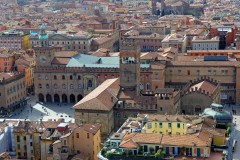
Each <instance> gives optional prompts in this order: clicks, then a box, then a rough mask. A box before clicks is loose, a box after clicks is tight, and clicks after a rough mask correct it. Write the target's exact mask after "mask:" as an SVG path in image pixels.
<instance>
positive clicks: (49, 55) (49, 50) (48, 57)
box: [33, 25, 55, 67]
mask: <svg viewBox="0 0 240 160" xmlns="http://www.w3.org/2000/svg"><path fill="white" fill-rule="evenodd" d="M33 49H34V50H35V54H36V67H44V66H45V67H47V66H51V62H52V60H53V58H54V52H55V48H54V46H51V45H49V41H48V35H47V33H46V28H45V26H44V25H42V26H41V30H40V34H39V36H38V45H36V46H34V47H33Z"/></svg>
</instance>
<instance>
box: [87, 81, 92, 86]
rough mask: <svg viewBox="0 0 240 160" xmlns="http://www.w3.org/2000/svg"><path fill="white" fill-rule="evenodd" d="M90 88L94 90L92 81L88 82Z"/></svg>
mask: <svg viewBox="0 0 240 160" xmlns="http://www.w3.org/2000/svg"><path fill="white" fill-rule="evenodd" d="M87 86H88V87H90V88H92V86H93V84H92V80H88V84H87Z"/></svg>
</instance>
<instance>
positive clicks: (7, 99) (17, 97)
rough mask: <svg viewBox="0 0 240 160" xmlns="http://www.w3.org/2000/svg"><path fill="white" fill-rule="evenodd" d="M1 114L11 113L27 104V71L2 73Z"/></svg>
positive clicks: (0, 87) (0, 80) (0, 89)
mask: <svg viewBox="0 0 240 160" xmlns="http://www.w3.org/2000/svg"><path fill="white" fill-rule="evenodd" d="M0 101H1V105H0V114H7V113H10V112H12V111H14V110H16V109H17V108H21V107H22V106H24V105H25V104H26V85H25V73H1V74H0Z"/></svg>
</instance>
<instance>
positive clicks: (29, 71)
mask: <svg viewBox="0 0 240 160" xmlns="http://www.w3.org/2000/svg"><path fill="white" fill-rule="evenodd" d="M35 64H36V62H35V59H34V58H33V57H29V56H27V55H23V56H21V57H20V58H19V59H17V60H16V61H15V68H16V69H17V71H18V72H25V83H26V88H27V92H28V93H30V92H31V91H32V88H33V84H34V73H33V68H34V66H35Z"/></svg>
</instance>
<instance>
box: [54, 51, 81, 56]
mask: <svg viewBox="0 0 240 160" xmlns="http://www.w3.org/2000/svg"><path fill="white" fill-rule="evenodd" d="M77 53H78V52H77V51H59V52H55V57H61V58H63V57H68V58H71V57H73V56H74V55H76V54H77Z"/></svg>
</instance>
